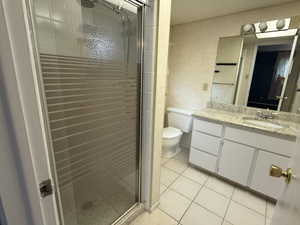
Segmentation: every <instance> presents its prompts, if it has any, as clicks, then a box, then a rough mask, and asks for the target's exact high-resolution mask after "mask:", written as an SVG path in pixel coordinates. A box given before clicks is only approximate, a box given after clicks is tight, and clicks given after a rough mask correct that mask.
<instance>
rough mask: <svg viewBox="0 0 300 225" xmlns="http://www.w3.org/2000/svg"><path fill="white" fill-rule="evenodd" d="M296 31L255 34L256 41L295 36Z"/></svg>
mask: <svg viewBox="0 0 300 225" xmlns="http://www.w3.org/2000/svg"><path fill="white" fill-rule="evenodd" d="M297 32H298V29H289V30H280V31H275V32H266V33H257V34H255V35H256V37H257V38H258V39H262V38H276V37H288V36H295V35H296V34H297Z"/></svg>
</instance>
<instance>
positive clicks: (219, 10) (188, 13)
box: [171, 0, 295, 24]
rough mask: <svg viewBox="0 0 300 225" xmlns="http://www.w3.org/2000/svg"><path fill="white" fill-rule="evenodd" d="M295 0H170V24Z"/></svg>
mask: <svg viewBox="0 0 300 225" xmlns="http://www.w3.org/2000/svg"><path fill="white" fill-rule="evenodd" d="M292 1H295V0H172V21H171V23H172V24H181V23H187V22H192V21H195V20H201V19H206V18H211V17H216V16H223V15H228V14H232V13H237V12H241V11H246V10H250V9H256V8H262V7H268V6H273V5H279V4H283V3H287V2H292Z"/></svg>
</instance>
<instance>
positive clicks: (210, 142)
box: [191, 130, 220, 155]
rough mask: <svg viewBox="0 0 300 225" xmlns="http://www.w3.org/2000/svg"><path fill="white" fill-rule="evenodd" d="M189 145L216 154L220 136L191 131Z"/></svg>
mask: <svg viewBox="0 0 300 225" xmlns="http://www.w3.org/2000/svg"><path fill="white" fill-rule="evenodd" d="M191 146H192V147H193V148H196V149H199V150H202V151H205V152H208V153H210V154H213V155H217V154H218V151H219V146H220V138H218V137H214V136H211V135H208V134H203V133H201V132H198V131H195V130H194V131H193V134H192V142H191Z"/></svg>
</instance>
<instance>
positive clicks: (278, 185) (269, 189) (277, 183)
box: [250, 151, 289, 199]
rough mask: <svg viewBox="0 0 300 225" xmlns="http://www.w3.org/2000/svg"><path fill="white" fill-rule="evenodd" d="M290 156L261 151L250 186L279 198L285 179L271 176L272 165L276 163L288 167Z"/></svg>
mask: <svg viewBox="0 0 300 225" xmlns="http://www.w3.org/2000/svg"><path fill="white" fill-rule="evenodd" d="M288 162H289V158H287V157H283V156H279V155H276V154H273V153H269V152H264V151H259V153H258V157H257V161H256V166H255V169H254V173H253V178H252V181H251V184H250V187H251V188H252V189H253V190H256V191H258V192H261V193H263V194H265V195H267V196H270V197H272V198H275V199H278V197H279V196H280V194H281V192H282V190H283V188H284V185H285V182H284V179H278V178H276V177H271V176H269V171H270V167H271V165H272V164H275V165H277V166H279V167H281V168H284V169H286V168H287V167H288Z"/></svg>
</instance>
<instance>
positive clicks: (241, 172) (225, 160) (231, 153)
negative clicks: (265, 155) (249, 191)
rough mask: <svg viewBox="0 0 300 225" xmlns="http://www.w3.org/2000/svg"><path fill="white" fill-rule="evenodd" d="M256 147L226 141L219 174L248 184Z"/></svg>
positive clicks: (242, 183)
mask: <svg viewBox="0 0 300 225" xmlns="http://www.w3.org/2000/svg"><path fill="white" fill-rule="evenodd" d="M254 151H255V150H254V149H253V148H251V147H248V146H245V145H241V144H237V143H233V142H230V141H225V142H224V145H223V148H222V154H221V159H220V165H219V174H220V175H221V176H223V177H226V178H228V179H230V180H232V181H234V182H237V183H239V184H241V185H244V186H246V185H247V181H248V177H249V172H250V169H251V165H252V160H253V156H254Z"/></svg>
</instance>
